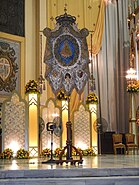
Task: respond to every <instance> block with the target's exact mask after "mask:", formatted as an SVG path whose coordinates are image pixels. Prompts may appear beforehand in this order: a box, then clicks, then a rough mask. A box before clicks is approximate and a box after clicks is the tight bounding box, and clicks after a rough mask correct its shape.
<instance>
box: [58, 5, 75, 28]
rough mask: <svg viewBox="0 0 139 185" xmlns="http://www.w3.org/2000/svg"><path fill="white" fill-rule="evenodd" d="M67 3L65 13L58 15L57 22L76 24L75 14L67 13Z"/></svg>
mask: <svg viewBox="0 0 139 185" xmlns="http://www.w3.org/2000/svg"><path fill="white" fill-rule="evenodd" d="M66 6H67V4H65V7H64V12H65V13H64V15H60V16H57V17H56V18H55V20H56V22H57V23H59V24H60V25H63V26H65V25H69V24H74V23H75V21H76V17H75V16H71V15H69V14H67V8H66Z"/></svg>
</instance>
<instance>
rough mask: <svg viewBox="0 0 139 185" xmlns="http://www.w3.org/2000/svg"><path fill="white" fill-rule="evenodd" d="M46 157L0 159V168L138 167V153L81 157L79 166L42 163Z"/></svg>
mask: <svg viewBox="0 0 139 185" xmlns="http://www.w3.org/2000/svg"><path fill="white" fill-rule="evenodd" d="M47 160H48V159H47V158H46V159H42V158H33V159H29V160H26V159H18V160H17V159H12V160H2V159H1V160H0V170H28V169H59V168H61V169H67V168H69V169H70V168H136V167H139V155H98V156H95V157H94V156H89V157H83V164H80V165H79V166H78V165H76V166H74V165H71V164H68V165H66V164H65V163H63V165H56V164H55V163H54V164H42V161H47Z"/></svg>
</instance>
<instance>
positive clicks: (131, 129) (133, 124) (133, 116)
mask: <svg viewBox="0 0 139 185" xmlns="http://www.w3.org/2000/svg"><path fill="white" fill-rule="evenodd" d="M129 133H132V134H134V135H135V143H136V144H137V124H136V104H135V93H130V122H129Z"/></svg>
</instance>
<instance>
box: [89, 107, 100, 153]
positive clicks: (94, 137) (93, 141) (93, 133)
mask: <svg viewBox="0 0 139 185" xmlns="http://www.w3.org/2000/svg"><path fill="white" fill-rule="evenodd" d="M89 110H90V112H91V127H92V128H91V136H90V137H91V138H90V141H91V142H90V143H91V147H92V148H93V149H94V152H95V153H96V154H97V153H98V150H97V148H98V138H97V135H98V133H97V130H96V129H95V127H94V122H95V121H96V119H97V115H96V113H97V104H89Z"/></svg>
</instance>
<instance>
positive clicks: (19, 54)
mask: <svg viewBox="0 0 139 185" xmlns="http://www.w3.org/2000/svg"><path fill="white" fill-rule="evenodd" d="M0 42H1V44H5V45H6V46H7V45H8V46H7V48H8V47H9V48H8V49H7V48H6V47H5V48H6V49H7V51H10V50H12V52H11V51H10V52H11V53H10V54H9V53H8V52H7V53H8V54H7V53H6V54H7V56H6V54H5V53H4V52H1V55H0V60H1V71H2V68H3V66H2V65H4V63H5V62H7V64H8V60H7V58H8V57H9V55H10V56H11V55H12V54H13V58H14V59H13V58H12V57H11V60H12V61H13V62H14V65H13V66H11V62H9V64H8V65H9V66H10V67H9V68H12V70H13V69H14V67H15V64H16V65H17V67H15V68H16V69H14V71H12V73H11V71H10V69H7V70H8V72H7V73H9V74H10V75H13V76H14V74H13V73H17V76H16V85H15V89H13V90H16V91H17V92H18V93H19V94H20V95H21V96H22V97H24V86H25V60H24V58H25V38H24V37H21V36H16V35H11V34H7V33H4V32H0ZM1 48H2V45H1ZM3 48H4V47H3ZM3 51H6V50H4V49H3ZM2 55H4V56H2ZM2 57H3V58H4V59H5V61H4V60H2ZM3 61H4V62H3ZM2 62H3V63H2ZM7 64H6V65H7ZM6 65H5V66H6ZM16 70H17V71H18V72H16ZM6 75H7V76H8V74H6ZM6 75H5V76H6ZM10 75H9V79H10V77H11V76H10ZM5 76H4V77H5ZM4 77H3V78H2V73H1V81H2V82H3V84H4V83H5V81H4ZM7 78H8V77H7ZM5 79H6V77H5ZM6 80H7V79H6ZM7 81H8V80H7ZM13 90H11V89H9V90H8V91H5V90H4V89H1V90H0V101H1V102H3V101H4V100H5V99H6V98H7V97H9V95H11V93H12V91H13Z"/></svg>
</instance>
